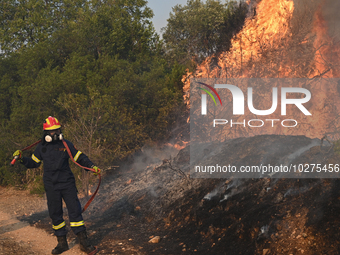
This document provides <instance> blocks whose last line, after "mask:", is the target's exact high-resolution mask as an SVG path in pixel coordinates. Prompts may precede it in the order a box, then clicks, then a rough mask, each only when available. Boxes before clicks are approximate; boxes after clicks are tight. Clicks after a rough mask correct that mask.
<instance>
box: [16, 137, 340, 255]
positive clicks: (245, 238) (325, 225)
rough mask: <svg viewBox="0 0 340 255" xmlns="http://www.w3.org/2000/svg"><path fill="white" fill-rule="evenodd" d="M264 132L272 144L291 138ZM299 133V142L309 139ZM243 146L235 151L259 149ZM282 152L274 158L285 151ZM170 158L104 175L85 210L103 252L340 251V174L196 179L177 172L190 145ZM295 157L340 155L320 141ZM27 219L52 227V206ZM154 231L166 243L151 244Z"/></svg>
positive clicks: (321, 159) (322, 159)
mask: <svg viewBox="0 0 340 255" xmlns="http://www.w3.org/2000/svg"><path fill="white" fill-rule="evenodd" d="M262 138H263V137H262ZM265 138H266V142H268V143H269V144H270V142H271V141H272V142H273V143H274V142H277V141H278V140H280V139H282V141H283V140H284V141H288V140H289V139H288V138H287V137H278V136H266V137H265ZM293 138H294V139H292V140H293V141H294V143H295V145H294V148H298V147H299V146H302V145H303V144H305V143H306V142H308V140H309V139H308V138H306V137H302V136H301V137H293ZM257 139H258V137H251V138H246V140H244V141H246V143H244V145H242V146H248V147H249V146H255V144H256V143H257V142H258V140H257ZM292 140H289V142H290V143H291V142H292ZM242 146H240V145H238V150H239V151H235V149H233V150H234V151H233V154H232V155H233V157H237V155H238V153H239V155H241V154H242V155H243V154H244V153H245V151H247V153H249V154H251V153H252V152H256V153H258V150H256V147H251V148H253V149H251V150H249V149H247V150H246V149H245V147H242ZM277 153H278V154H277V155H273V157H274V156H276V157H283V156H284V155H283V153H282V152H281V154H280V151H278V152H277ZM285 153H291V152H289V151H287V152H285ZM221 156H223V155H221ZM243 156H244V155H243ZM243 156H242V157H243ZM250 156H251V155H250ZM250 158H251V157H250ZM168 159H169V161H162V160H158V161H157V160H155V161H154V162H151V164H150V165H148V166H146V167H145V166H143V169H140V168H138V167H136V165H135V164H134V165H133V164H130V165H127V166H126V167H125V168H120V169H119V170H115V171H112V172H108V173H106V174H105V176H104V183H103V185H102V187H101V189H100V192H99V195H98V197H96V199H95V202H93V204H92V205H91V207H90V208H89V209H88V211H87V212H85V213H84V218H85V220H86V223H87V226H88V230H89V235H90V239H91V240H92V242H93V243H94V244H95V245H98V246H99V247H100V250H101V253H100V254H164V255H165V254H228V255H230V254H231V255H233V254H261V255H262V254H267V255H268V254H340V253H339V252H338V251H339V250H340V243H339V241H338V240H340V239H339V238H340V234H339V231H338V230H339V227H340V220H339V213H340V191H339V187H340V181H339V179H282V178H280V179H274V178H271V179H270V178H261V179H192V178H188V177H187V176H186V177H185V176H184V175H183V174H182V173H181V172H180V171H176V169H177V170H178V169H181V171H182V172H184V173H185V174H187V173H188V172H187V167H188V164H189V162H188V160H189V146H188V147H187V148H185V149H183V150H181V151H180V152H179V154H178V155H177V156H176V157H175V158H173V159H171V160H170V158H168ZM169 162H170V164H171V165H170V164H169ZM295 162H297V163H299V162H300V163H307V162H314V163H315V162H318V163H321V164H328V163H333V164H336V163H339V155H338V154H337V153H335V152H334V148H333V147H325V148H323V147H320V146H314V147H312V148H310V149H308V150H307V151H306V152H304V153H303V154H302V155H300V156H299V157H298V158H296V159H295ZM130 180H131V181H130ZM225 195H229V197H228V198H227V199H225V198H226V197H225ZM208 198H209V199H208ZM38 219H39V220H41V221H40V222H38ZM22 220H25V221H28V222H30V223H31V224H35V225H36V226H37V227H39V228H43V229H45V230H46V231H48V232H51V233H52V231H51V229H50V220H49V218H48V215H47V213H46V212H39V213H37V214H33V215H31V216H29V217H23V218H22ZM72 235H73V234H72V233H70V235H69V238H71V239H72V238H73V236H72ZM151 236H160V237H161V241H160V242H159V243H157V244H152V243H149V242H148V241H149V240H150V237H151ZM113 251H114V252H113Z"/></svg>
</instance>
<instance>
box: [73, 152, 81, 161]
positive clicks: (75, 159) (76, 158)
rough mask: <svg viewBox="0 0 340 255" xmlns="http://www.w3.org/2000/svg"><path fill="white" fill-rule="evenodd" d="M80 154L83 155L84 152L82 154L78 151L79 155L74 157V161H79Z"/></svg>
mask: <svg viewBox="0 0 340 255" xmlns="http://www.w3.org/2000/svg"><path fill="white" fill-rule="evenodd" d="M80 154H82V152H81V151H78V152H77V154H76V155H75V156H74V161H77V160H78V158H79V156H80Z"/></svg>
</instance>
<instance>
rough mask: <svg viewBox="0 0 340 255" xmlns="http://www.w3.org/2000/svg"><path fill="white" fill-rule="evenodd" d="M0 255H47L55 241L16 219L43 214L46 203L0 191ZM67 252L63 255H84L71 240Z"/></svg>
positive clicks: (54, 238) (13, 192)
mask: <svg viewBox="0 0 340 255" xmlns="http://www.w3.org/2000/svg"><path fill="white" fill-rule="evenodd" d="M0 192H1V194H2V195H1V196H0V254H1V255H2V254H4V255H11V254H13V255H14V254H21V255H31V254H35V255H40V254H41V255H45V254H51V251H52V249H53V248H54V247H55V246H56V244H57V240H56V237H55V236H54V235H50V234H49V233H47V232H46V231H44V230H43V229H39V228H35V227H34V226H31V225H30V224H29V223H28V222H26V221H20V220H18V218H21V217H25V216H29V215H32V214H34V213H37V212H42V211H46V210H47V205H46V199H45V198H44V197H39V196H36V195H30V194H28V192H27V191H19V190H15V189H5V188H1V187H0ZM68 241H69V246H70V250H69V251H67V252H64V253H63V254H65V255H74V254H85V253H82V252H81V251H80V250H79V245H78V244H76V240H75V239H71V240H68Z"/></svg>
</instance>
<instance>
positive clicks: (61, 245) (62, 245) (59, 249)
mask: <svg viewBox="0 0 340 255" xmlns="http://www.w3.org/2000/svg"><path fill="white" fill-rule="evenodd" d="M57 239H58V245H57V246H56V247H55V248H54V249H53V250H52V254H62V253H63V252H64V251H67V250H68V249H69V248H68V244H67V240H66V236H57Z"/></svg>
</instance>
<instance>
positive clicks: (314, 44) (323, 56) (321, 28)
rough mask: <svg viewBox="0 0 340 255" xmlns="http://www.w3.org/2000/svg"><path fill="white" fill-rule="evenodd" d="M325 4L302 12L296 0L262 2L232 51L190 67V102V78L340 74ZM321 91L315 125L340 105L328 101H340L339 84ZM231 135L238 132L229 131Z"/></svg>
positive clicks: (187, 83)
mask: <svg viewBox="0 0 340 255" xmlns="http://www.w3.org/2000/svg"><path fill="white" fill-rule="evenodd" d="M250 2H251V1H249V3H250ZM306 3H307V2H306ZM322 4H324V2H323V3H322ZM322 4H321V5H319V6H318V7H317V8H314V7H312V6H311V7H309V6H308V4H307V6H306V8H310V9H308V11H305V12H301V13H299V12H298V11H297V10H295V9H294V2H293V0H262V1H261V2H259V3H258V4H257V6H256V15H255V16H251V17H248V18H247V20H246V21H245V25H244V28H243V29H242V30H241V31H240V32H239V33H238V34H237V35H236V36H235V37H234V38H233V40H232V46H231V48H230V50H229V51H227V52H222V53H221V54H220V55H218V56H211V57H208V58H207V59H206V60H205V61H204V62H203V63H201V64H200V65H199V66H198V67H197V69H196V70H195V71H194V72H193V73H190V72H187V74H186V75H185V76H184V77H183V79H182V81H183V83H184V88H183V90H184V100H185V102H186V103H187V105H188V107H190V94H189V91H190V79H191V78H243V77H245V78H246V77H248V78H253V77H254V78H314V77H324V78H332V77H339V74H340V68H339V67H340V65H339V60H340V46H339V44H338V43H336V41H335V40H333V38H331V36H330V35H329V33H328V24H327V22H326V21H325V19H324V17H323V14H322ZM294 11H296V12H294ZM311 12H312V13H313V14H312V16H311V15H310V13H311ZM294 13H296V14H295V15H293V14H294ZM303 15H305V16H303ZM313 17H314V21H313V20H312V19H313ZM216 59H217V61H216ZM213 60H214V61H213ZM318 91H319V93H318V95H313V96H314V97H315V98H316V97H317V98H318V100H319V102H320V106H318V107H319V108H317V109H314V112H313V121H312V122H311V125H314V126H317V125H318V123H320V122H321V121H324V119H325V116H330V115H331V114H334V112H337V111H338V109H340V105H333V106H330V105H329V102H333V101H334V102H336V101H337V100H336V99H335V98H334V97H335V96H336V95H337V94H338V93H337V91H336V89H335V88H334V87H333V88H325V87H320V88H318ZM321 106H322V107H321ZM303 120H304V119H301V121H303ZM333 126H334V127H333V131H336V130H337V128H335V127H337V126H340V123H336V125H335V124H334V123H333ZM331 131H332V129H331V128H330V129H327V130H325V129H324V128H323V127H322V128H321V127H320V129H319V130H316V129H313V130H312V129H310V130H305V132H304V133H303V134H304V135H306V136H310V137H319V138H321V137H322V136H323V135H324V134H325V132H331ZM255 132H256V131H255ZM294 132H295V131H291V130H282V132H281V133H282V134H286V135H288V134H289V135H294ZM300 132H301V131H300ZM254 134H256V133H254ZM228 137H230V138H233V137H232V135H230V134H228Z"/></svg>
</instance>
